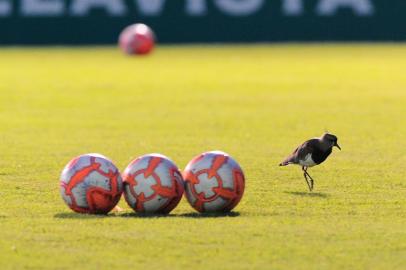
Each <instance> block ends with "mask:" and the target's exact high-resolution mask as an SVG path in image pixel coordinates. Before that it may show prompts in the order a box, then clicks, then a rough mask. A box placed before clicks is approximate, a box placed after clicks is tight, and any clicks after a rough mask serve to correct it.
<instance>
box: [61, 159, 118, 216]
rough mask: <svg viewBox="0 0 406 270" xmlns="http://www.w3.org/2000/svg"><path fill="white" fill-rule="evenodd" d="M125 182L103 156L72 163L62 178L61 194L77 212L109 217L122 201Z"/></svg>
mask: <svg viewBox="0 0 406 270" xmlns="http://www.w3.org/2000/svg"><path fill="white" fill-rule="evenodd" d="M122 191H123V182H122V179H121V175H120V172H119V170H118V169H117V167H116V166H115V165H114V164H113V162H112V161H111V160H109V159H108V158H106V157H105V156H102V155H100V154H86V155H82V156H79V157H76V158H74V159H72V160H71V161H70V162H69V163H68V164H67V165H66V166H65V168H64V169H63V171H62V174H61V177H60V192H61V196H62V199H63V200H64V201H65V203H66V204H67V205H68V206H69V207H70V208H71V209H72V210H73V211H75V212H79V213H89V214H107V213H108V212H110V210H112V209H113V208H114V207H115V206H116V205H117V203H118V201H119V200H120V197H121V194H122Z"/></svg>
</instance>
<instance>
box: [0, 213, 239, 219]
mask: <svg viewBox="0 0 406 270" xmlns="http://www.w3.org/2000/svg"><path fill="white" fill-rule="evenodd" d="M239 215H240V213H239V212H229V213H195V212H194V213H184V214H139V213H135V212H131V213H110V214H108V215H93V214H80V213H74V212H63V213H57V214H55V215H54V218H61V219H100V218H147V219H148V218H151V219H152V218H176V217H186V218H221V217H238V216H239ZM0 218H1V216H0Z"/></svg>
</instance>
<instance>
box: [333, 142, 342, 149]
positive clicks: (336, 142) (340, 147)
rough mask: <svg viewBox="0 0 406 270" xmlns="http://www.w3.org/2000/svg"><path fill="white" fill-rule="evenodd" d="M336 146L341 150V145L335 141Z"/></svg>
mask: <svg viewBox="0 0 406 270" xmlns="http://www.w3.org/2000/svg"><path fill="white" fill-rule="evenodd" d="M334 146H335V147H337V148H338V149H340V150H341V147H340V146H339V145H338V143H337V142H335V143H334Z"/></svg>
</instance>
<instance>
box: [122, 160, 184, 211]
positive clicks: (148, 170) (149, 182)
mask: <svg viewBox="0 0 406 270" xmlns="http://www.w3.org/2000/svg"><path fill="white" fill-rule="evenodd" d="M123 179H124V197H125V199H126V201H127V203H128V205H129V206H130V207H131V208H132V209H134V211H136V212H139V213H160V214H168V213H169V212H171V211H172V210H173V209H174V208H175V207H176V206H177V205H178V203H179V201H180V200H181V198H182V195H183V190H184V189H183V185H184V183H183V178H182V174H181V173H180V172H179V169H178V167H177V166H176V165H175V163H173V162H172V161H171V160H170V159H169V158H167V157H165V156H163V155H160V154H149V155H144V156H142V157H139V158H137V159H135V160H133V161H132V162H131V163H130V165H128V167H127V168H126V169H125V171H124V174H123Z"/></svg>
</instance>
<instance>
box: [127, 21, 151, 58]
mask: <svg viewBox="0 0 406 270" xmlns="http://www.w3.org/2000/svg"><path fill="white" fill-rule="evenodd" d="M119 45H120V48H121V50H122V51H123V52H124V53H126V54H148V53H149V52H151V51H152V49H153V48H154V45H155V34H154V32H153V31H152V30H151V28H149V27H148V26H147V25H145V24H142V23H136V24H132V25H130V26H127V27H126V28H125V29H124V30H123V31H122V32H121V34H120V37H119Z"/></svg>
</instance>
